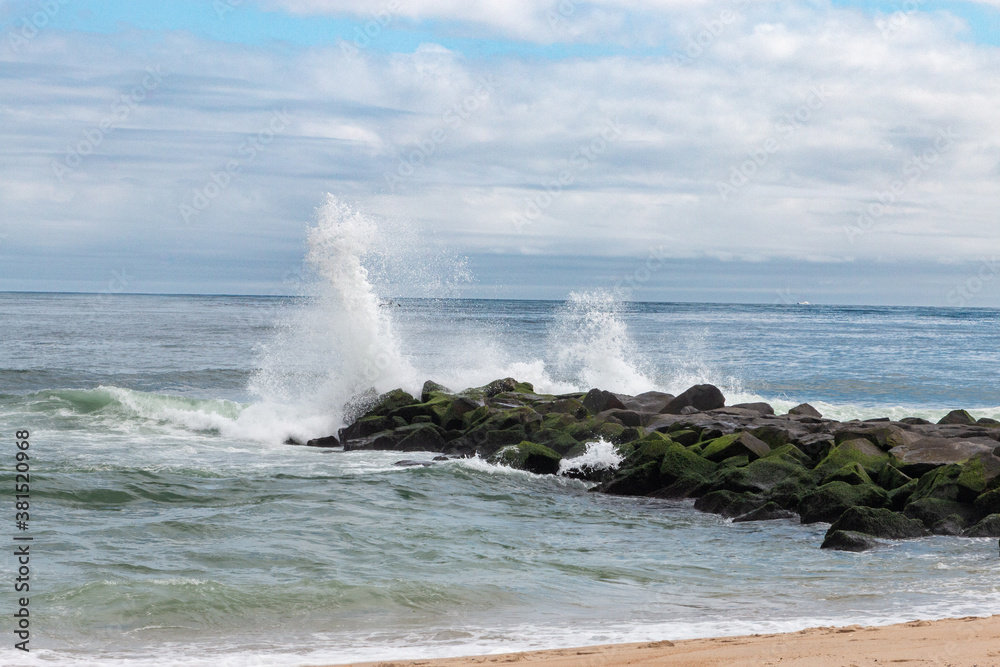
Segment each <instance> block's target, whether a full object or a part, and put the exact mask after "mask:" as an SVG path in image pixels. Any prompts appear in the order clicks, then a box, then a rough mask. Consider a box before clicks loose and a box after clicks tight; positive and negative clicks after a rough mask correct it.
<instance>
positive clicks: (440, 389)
mask: <svg viewBox="0 0 1000 667" xmlns="http://www.w3.org/2000/svg"><path fill="white" fill-rule="evenodd" d="M435 393H439V394H450V393H452V392H451V390H450V389H448V388H447V387H445V386H444V385H440V384H438V383H437V382H432V381H430V380H428V381H427V382H425V383H424V386H423V388H422V389H421V390H420V402H421V403H426V402H427V401H429V400H431V398H433V394H435Z"/></svg>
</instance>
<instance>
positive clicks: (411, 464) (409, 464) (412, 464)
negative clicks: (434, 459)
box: [392, 459, 434, 468]
mask: <svg viewBox="0 0 1000 667" xmlns="http://www.w3.org/2000/svg"><path fill="white" fill-rule="evenodd" d="M392 465H394V466H399V467H400V468H416V467H418V466H422V467H424V468H426V467H427V466H432V465H434V464H433V463H431V462H430V461H415V460H412V459H404V460H402V461H396V462H395V463H393V464H392Z"/></svg>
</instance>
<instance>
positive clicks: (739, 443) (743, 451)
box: [701, 431, 771, 463]
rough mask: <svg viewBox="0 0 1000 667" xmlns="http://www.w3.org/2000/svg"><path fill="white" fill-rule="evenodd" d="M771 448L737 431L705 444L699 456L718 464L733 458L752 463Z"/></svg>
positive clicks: (753, 437)
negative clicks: (745, 458) (746, 459)
mask: <svg viewBox="0 0 1000 667" xmlns="http://www.w3.org/2000/svg"><path fill="white" fill-rule="evenodd" d="M770 451H771V448H770V447H768V446H767V443H765V442H764V441H763V440H761V439H759V438H757V437H756V436H754V435H753V434H751V433H748V432H746V431H739V432H738V433H732V434H730V435H724V436H722V437H721V438H716V439H715V440H713V441H711V442H709V443H707V444H705V448H704V450H702V452H701V455H702V456H703V457H705V458H706V459H708V460H709V461H715V462H716V463H720V462H722V461H724V460H725V459H728V458H731V457H733V456H746V457H747V458H748V460H750V461H753V460H755V459H759V458H760V457H762V456H766V455H767V453H768V452H770Z"/></svg>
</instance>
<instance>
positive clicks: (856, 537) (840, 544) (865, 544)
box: [820, 530, 880, 551]
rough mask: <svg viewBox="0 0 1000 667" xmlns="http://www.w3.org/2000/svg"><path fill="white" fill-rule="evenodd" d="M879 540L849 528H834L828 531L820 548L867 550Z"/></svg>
mask: <svg viewBox="0 0 1000 667" xmlns="http://www.w3.org/2000/svg"><path fill="white" fill-rule="evenodd" d="M879 544H880V543H879V541H878V540H876V539H875V538H874V537H871V536H870V535H865V534H864V533H856V532H854V531H851V530H835V531H832V532H828V533H827V534H826V537H825V538H824V539H823V544H822V545H820V549H833V550H835V551H868V550H869V549H874V548H876V547H878V546H879Z"/></svg>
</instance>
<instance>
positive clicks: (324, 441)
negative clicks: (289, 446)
mask: <svg viewBox="0 0 1000 667" xmlns="http://www.w3.org/2000/svg"><path fill="white" fill-rule="evenodd" d="M296 444H298V443H296ZM306 447H340V441H339V440H337V436H334V435H327V436H324V437H322V438H313V439H312V440H307V441H306Z"/></svg>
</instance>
